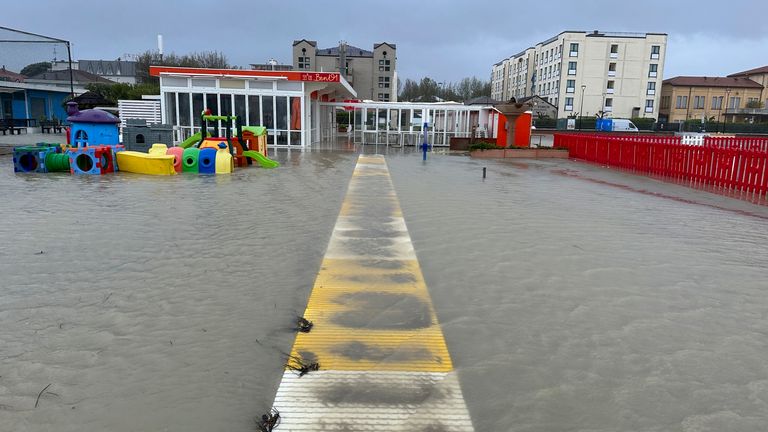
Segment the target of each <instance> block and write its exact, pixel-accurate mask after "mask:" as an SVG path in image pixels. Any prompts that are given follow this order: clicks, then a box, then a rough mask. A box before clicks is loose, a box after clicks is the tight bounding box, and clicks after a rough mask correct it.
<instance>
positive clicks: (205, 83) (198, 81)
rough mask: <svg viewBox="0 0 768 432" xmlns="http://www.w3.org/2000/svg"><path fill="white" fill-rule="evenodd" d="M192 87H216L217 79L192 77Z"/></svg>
mask: <svg viewBox="0 0 768 432" xmlns="http://www.w3.org/2000/svg"><path fill="white" fill-rule="evenodd" d="M192 87H208V88H215V87H216V80H215V79H205V78H192Z"/></svg>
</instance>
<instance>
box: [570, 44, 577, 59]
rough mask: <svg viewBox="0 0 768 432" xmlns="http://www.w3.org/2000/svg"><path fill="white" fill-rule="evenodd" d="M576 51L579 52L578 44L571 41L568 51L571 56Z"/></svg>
mask: <svg viewBox="0 0 768 432" xmlns="http://www.w3.org/2000/svg"><path fill="white" fill-rule="evenodd" d="M578 53H579V44H577V43H572V44H571V52H570V54H571V56H573V55H576V54H578Z"/></svg>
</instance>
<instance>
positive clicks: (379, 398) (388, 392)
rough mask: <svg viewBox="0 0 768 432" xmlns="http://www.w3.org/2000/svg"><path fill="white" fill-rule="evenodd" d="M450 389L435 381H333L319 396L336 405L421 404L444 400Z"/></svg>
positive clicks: (322, 399)
mask: <svg viewBox="0 0 768 432" xmlns="http://www.w3.org/2000/svg"><path fill="white" fill-rule="evenodd" d="M447 393H449V391H448V390H441V389H439V388H437V387H436V386H435V384H434V383H433V382H422V383H413V384H409V385H397V384H389V383H386V384H385V383H381V382H375V381H369V380H368V379H365V378H363V379H361V380H355V382H343V383H338V384H333V385H331V386H329V387H327V388H325V389H323V390H321V392H320V394H319V399H320V400H321V401H323V402H326V403H332V404H340V403H344V404H353V405H354V404H359V405H419V404H423V403H425V402H427V401H430V402H431V401H441V400H444V399H445V398H446V397H448V396H450V395H449V394H447Z"/></svg>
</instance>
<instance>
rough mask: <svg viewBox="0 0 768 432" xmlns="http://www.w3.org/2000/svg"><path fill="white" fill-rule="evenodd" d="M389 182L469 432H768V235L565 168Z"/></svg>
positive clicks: (448, 169) (433, 164)
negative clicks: (455, 373)
mask: <svg viewBox="0 0 768 432" xmlns="http://www.w3.org/2000/svg"><path fill="white" fill-rule="evenodd" d="M388 164H389V167H390V171H391V173H392V178H393V181H394V184H395V187H396V189H397V191H398V195H399V198H400V202H401V205H402V208H403V214H404V216H405V219H406V223H407V224H408V228H409V230H410V233H411V237H412V238H413V242H414V245H415V248H416V252H417V255H418V257H419V260H420V262H421V264H422V268H423V271H424V275H425V278H426V281H427V284H428V286H429V288H430V293H431V295H432V298H433V301H434V302H435V308H436V310H437V314H438V318H439V319H440V321H441V323H442V324H443V326H444V333H445V335H446V339H447V342H448V348H449V350H450V351H451V355H452V357H453V359H454V363H455V365H456V367H457V369H458V370H459V371H460V378H461V384H462V390H463V392H464V395H465V397H466V398H467V402H468V404H469V408H470V412H471V414H472V418H473V421H474V423H475V427H476V429H477V430H478V431H491V430H492V431H639V430H642V431H691V432H692V431H708V432H715V431H744V432H746V431H757V430H765V427H766V424H768V362H766V360H765V359H766V358H768V343H766V341H768V339H767V338H766V336H767V335H768V320H766V318H767V317H768V290H767V289H766V288H767V287H768V285H767V284H766V280H768V270H767V269H768V230H766V221H765V219H764V218H761V217H753V216H746V215H744V214H743V213H741V210H739V211H728V210H726V209H719V208H715V207H714V206H712V205H697V204H695V203H696V202H699V201H702V200H704V201H707V202H709V201H713V202H717V203H718V205H721V206H723V207H726V206H727V205H730V204H729V203H728V202H727V201H728V200H727V199H726V198H722V197H718V196H708V195H707V194H705V193H701V192H695V191H690V190H686V189H684V188H678V187H675V186H671V185H669V184H664V183H658V182H655V181H653V180H649V179H639V178H637V177H632V176H628V175H623V174H616V173H610V172H607V171H606V170H602V169H600V168H593V167H590V166H587V165H583V164H577V163H572V162H568V161H558V162H555V161H552V162H544V161H542V162H537V161H526V162H525V163H524V164H520V163H512V164H510V163H500V162H493V161H473V160H469V159H467V158H463V157H443V158H438V157H434V158H431V159H430V160H429V162H428V163H427V164H422V163H421V161H420V160H418V159H416V158H414V157H396V156H392V157H389V158H388ZM483 166H487V167H488V178H487V179H486V180H485V181H483V180H482V167H483ZM565 167H568V169H573V170H575V171H576V172H580V173H581V174H583V175H584V176H593V177H599V176H608V177H609V178H608V180H610V182H613V183H620V184H625V185H629V186H631V189H627V188H620V187H615V186H612V185H611V184H610V183H609V182H604V183H603V182H590V181H584V180H579V179H578V178H574V177H570V176H562V175H558V174H554V175H553V171H557V170H562V169H563V168H565ZM654 188H656V189H659V190H661V191H663V192H664V193H665V194H667V195H676V196H679V197H680V198H681V199H669V198H661V197H658V196H654V195H653V194H647V193H640V191H643V190H654ZM685 200H688V201H690V202H685ZM735 206H736V207H738V208H742V209H743V208H745V207H746V206H745V205H744V204H742V203H735ZM750 211H752V212H754V213H755V214H757V215H758V216H764V215H765V214H766V213H767V212H766V209H765V208H757V207H755V206H752V207H751V208H750Z"/></svg>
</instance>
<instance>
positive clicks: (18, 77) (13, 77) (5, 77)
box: [0, 66, 27, 82]
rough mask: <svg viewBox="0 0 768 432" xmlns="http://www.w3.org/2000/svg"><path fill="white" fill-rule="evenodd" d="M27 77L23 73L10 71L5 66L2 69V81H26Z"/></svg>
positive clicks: (0, 70) (0, 79) (0, 74)
mask: <svg viewBox="0 0 768 432" xmlns="http://www.w3.org/2000/svg"><path fill="white" fill-rule="evenodd" d="M26 78H27V77H26V76H24V75H22V74H19V73H16V72H11V71H9V70H8V69H6V68H5V66H3V67H2V68H1V69H0V81H11V82H24V80H25V79H26Z"/></svg>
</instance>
